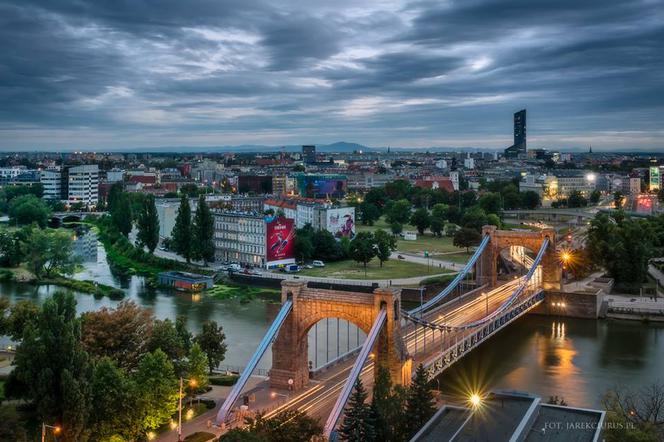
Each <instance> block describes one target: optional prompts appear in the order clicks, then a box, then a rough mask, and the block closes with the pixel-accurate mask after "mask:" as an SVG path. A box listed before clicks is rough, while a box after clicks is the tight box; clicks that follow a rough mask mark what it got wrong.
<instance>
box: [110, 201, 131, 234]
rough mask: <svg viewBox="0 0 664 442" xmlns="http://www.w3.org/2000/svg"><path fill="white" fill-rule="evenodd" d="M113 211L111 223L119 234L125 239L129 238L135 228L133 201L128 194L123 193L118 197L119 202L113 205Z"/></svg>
mask: <svg viewBox="0 0 664 442" xmlns="http://www.w3.org/2000/svg"><path fill="white" fill-rule="evenodd" d="M113 204H114V205H113V207H114V209H113V211H112V212H111V221H112V222H113V225H114V226H115V228H116V229H118V232H120V233H121V234H122V235H124V236H125V237H128V236H129V233H130V232H131V228H132V226H133V219H134V215H133V213H132V211H131V201H130V200H129V197H128V196H127V194H126V193H124V192H123V193H121V194H120V195H118V196H117V201H115V202H114V203H113Z"/></svg>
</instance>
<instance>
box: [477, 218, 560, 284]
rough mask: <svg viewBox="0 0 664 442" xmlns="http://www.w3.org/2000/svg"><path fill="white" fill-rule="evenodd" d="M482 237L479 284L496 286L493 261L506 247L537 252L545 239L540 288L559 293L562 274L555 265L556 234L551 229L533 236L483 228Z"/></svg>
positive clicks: (495, 266) (533, 233) (532, 234)
mask: <svg viewBox="0 0 664 442" xmlns="http://www.w3.org/2000/svg"><path fill="white" fill-rule="evenodd" d="M482 235H488V236H489V238H490V241H489V244H488V245H487V247H486V248H485V249H484V252H483V253H482V256H481V257H480V260H481V266H480V269H481V271H480V272H478V274H477V279H478V283H479V284H490V285H491V286H492V287H495V286H496V285H497V281H498V271H497V260H498V259H499V255H500V251H501V250H503V249H505V248H507V247H510V246H523V247H525V248H526V249H529V250H531V251H534V252H535V253H537V251H539V250H540V248H541V247H542V244H544V241H545V240H546V239H548V240H549V245H548V247H547V249H546V251H545V253H544V256H543V257H542V263H541V266H542V286H543V287H544V289H545V290H560V289H561V284H562V270H561V268H560V265H559V263H558V256H557V253H556V231H555V230H554V229H542V230H539V231H533V232H524V231H518V230H499V229H498V228H497V227H496V226H484V227H483V228H482Z"/></svg>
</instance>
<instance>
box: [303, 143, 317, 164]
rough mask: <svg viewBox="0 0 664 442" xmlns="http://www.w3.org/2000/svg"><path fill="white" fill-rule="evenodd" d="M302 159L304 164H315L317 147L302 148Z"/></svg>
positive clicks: (307, 146)
mask: <svg viewBox="0 0 664 442" xmlns="http://www.w3.org/2000/svg"><path fill="white" fill-rule="evenodd" d="M302 159H303V160H304V164H314V163H315V162H316V146H313V145H306V146H302Z"/></svg>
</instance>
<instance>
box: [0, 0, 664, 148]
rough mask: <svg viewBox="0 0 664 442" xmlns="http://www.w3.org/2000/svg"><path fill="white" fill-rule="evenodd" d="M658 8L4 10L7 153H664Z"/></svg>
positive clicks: (192, 5)
mask: <svg viewBox="0 0 664 442" xmlns="http://www.w3.org/2000/svg"><path fill="white" fill-rule="evenodd" d="M663 5H664V1H662V0H641V1H629V0H505V1H497V0H494V1H486V0H432V1H427V0H423V1H405V0H403V1H398V0H379V1H370V0H362V1H361V0H334V1H318V0H301V1H296V0H272V1H268V0H266V1H257V0H228V1H227V0H88V1H85V0H43V1H36V0H18V1H4V0H0V149H2V150H10V149H45V148H51V149H62V148H90V149H104V148H127V149H129V148H137V147H149V146H183V145H186V146H220V145H235V144H266V145H280V144H303V143H318V144H324V143H331V142H335V141H340V140H344V141H352V142H358V143H362V144H365V145H369V146H388V145H390V146H406V147H408V146H413V147H415V146H418V147H426V146H473V147H482V148H504V147H507V146H509V145H510V144H511V143H512V113H513V112H515V111H517V110H519V109H521V108H527V110H528V144H529V147H550V148H555V149H566V148H574V147H584V148H585V147H587V146H588V145H590V144H592V146H593V150H611V149H630V148H636V149H657V148H661V149H664V6H663Z"/></svg>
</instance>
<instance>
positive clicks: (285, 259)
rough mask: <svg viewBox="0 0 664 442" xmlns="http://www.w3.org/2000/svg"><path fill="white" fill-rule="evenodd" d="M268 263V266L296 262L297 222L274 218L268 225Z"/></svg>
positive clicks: (266, 236)
mask: <svg viewBox="0 0 664 442" xmlns="http://www.w3.org/2000/svg"><path fill="white" fill-rule="evenodd" d="M265 238H266V239H265V241H266V244H265V246H266V247H265V248H266V252H265V254H266V258H267V259H266V261H267V265H268V266H274V265H279V264H290V263H294V262H295V246H294V244H295V221H294V220H292V219H291V218H284V217H280V218H276V217H275V218H272V220H271V221H269V222H267V224H266V235H265Z"/></svg>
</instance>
